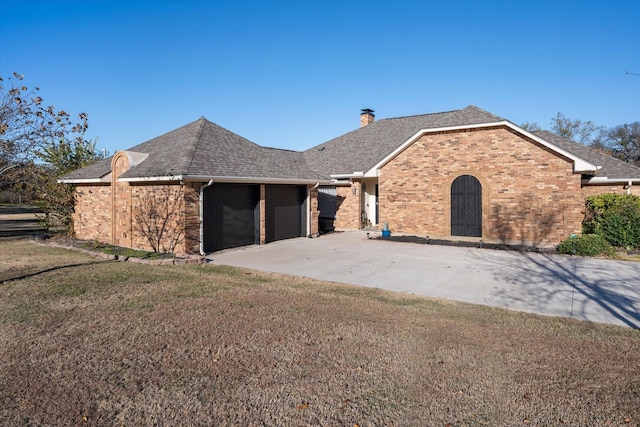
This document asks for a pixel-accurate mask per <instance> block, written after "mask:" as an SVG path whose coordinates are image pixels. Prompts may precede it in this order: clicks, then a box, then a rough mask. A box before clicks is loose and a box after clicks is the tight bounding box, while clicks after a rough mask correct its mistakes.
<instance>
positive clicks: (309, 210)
mask: <svg viewBox="0 0 640 427" xmlns="http://www.w3.org/2000/svg"><path fill="white" fill-rule="evenodd" d="M319 186H320V183H319V182H316V185H314V186H313V188H310V189H308V190H307V237H311V190H315V189H316V188H318V187H319Z"/></svg>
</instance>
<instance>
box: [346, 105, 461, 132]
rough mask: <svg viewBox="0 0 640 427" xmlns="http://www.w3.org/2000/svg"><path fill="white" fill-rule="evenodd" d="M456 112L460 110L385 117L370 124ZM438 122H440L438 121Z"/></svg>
mask: <svg viewBox="0 0 640 427" xmlns="http://www.w3.org/2000/svg"><path fill="white" fill-rule="evenodd" d="M457 111H460V110H451V111H438V112H435V113H426V114H412V115H409V116H398V117H386V118H384V119H380V120H377V121H375V122H373V123H371V124H374V123H380V122H382V121H385V120H396V119H411V118H414V117H426V116H437V115H439V114H449V113H455V112H457ZM438 120H440V119H438ZM358 129H360V128H358ZM358 129H355V130H358Z"/></svg>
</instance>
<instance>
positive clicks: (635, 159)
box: [607, 122, 640, 166]
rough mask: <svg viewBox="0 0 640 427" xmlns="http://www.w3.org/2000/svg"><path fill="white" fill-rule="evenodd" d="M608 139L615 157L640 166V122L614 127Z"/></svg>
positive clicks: (608, 133) (610, 130)
mask: <svg viewBox="0 0 640 427" xmlns="http://www.w3.org/2000/svg"><path fill="white" fill-rule="evenodd" d="M607 138H608V143H609V145H610V146H611V150H612V152H613V155H614V156H615V157H617V158H619V159H620V160H624V161H625V162H629V163H633V164H635V165H636V166H640V122H633V123H627V124H624V125H620V126H616V127H613V128H611V129H609V131H608V132H607Z"/></svg>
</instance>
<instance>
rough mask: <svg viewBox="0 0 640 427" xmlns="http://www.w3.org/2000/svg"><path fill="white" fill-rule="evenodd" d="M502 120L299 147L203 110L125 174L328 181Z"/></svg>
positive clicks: (98, 167)
mask: <svg viewBox="0 0 640 427" xmlns="http://www.w3.org/2000/svg"><path fill="white" fill-rule="evenodd" d="M502 121H506V120H505V119H503V118H501V117H498V116H496V115H493V114H491V113H489V112H487V111H484V110H482V109H480V108H478V107H475V106H469V107H466V108H463V109H461V110H455V111H448V112H443V113H434V114H423V115H418V116H408V117H397V118H390V119H382V120H379V121H376V122H373V123H371V124H369V125H367V126H364V127H361V128H359V129H356V130H354V131H351V132H349V133H346V134H344V135H342V136H339V137H337V138H334V139H332V140H330V141H327V142H325V143H322V144H320V145H317V146H315V147H313V148H310V149H308V150H306V151H304V152H298V151H289V150H281V149H276V148H266V147H262V146H260V145H257V144H255V143H253V142H251V141H249V140H247V139H245V138H243V137H241V136H239V135H237V134H235V133H233V132H231V131H229V130H227V129H224V128H222V127H220V126H218V125H216V124H215V123H212V122H210V121H208V120H207V119H205V118H204V117H201V118H200V119H198V120H196V121H195V122H192V123H189V124H187V125H185V126H182V127H180V128H178V129H176V130H173V131H171V132H168V133H166V134H164V135H161V136H159V137H157V138H153V139H151V140H149V141H147V142H144V143H142V144H139V145H136V146H135V147H132V148H130V149H129V150H127V151H131V152H138V153H145V154H148V156H147V157H146V158H145V159H144V161H142V162H140V163H138V164H137V165H135V166H134V167H132V168H130V169H129V170H128V171H127V172H125V173H124V174H122V176H121V177H122V178H131V179H135V178H147V177H168V176H183V177H184V176H191V177H200V178H203V179H204V178H206V177H211V178H213V177H228V178H253V179H256V181H257V182H258V181H260V180H269V179H276V180H304V181H307V180H316V181H325V180H328V179H329V178H330V176H331V175H343V174H344V175H350V174H353V173H354V172H363V173H364V172H367V171H369V170H370V169H371V168H372V167H374V166H375V165H376V164H378V163H379V162H380V161H381V160H383V159H384V158H386V157H387V156H388V155H389V154H391V153H392V152H393V151H394V150H396V149H397V148H399V147H400V146H401V145H402V144H403V143H405V142H407V141H408V140H409V139H410V138H411V137H412V136H413V135H415V134H416V133H417V132H418V131H420V130H424V129H437V128H445V127H452V126H467V125H477V124H485V123H496V122H502ZM534 134H535V135H536V136H538V137H539V138H542V139H544V140H546V141H548V142H550V143H551V144H553V145H556V146H557V147H559V148H561V149H563V150H565V151H567V152H569V153H571V154H573V155H575V156H577V157H579V158H581V159H583V160H586V161H588V162H590V163H593V164H595V165H598V166H602V168H601V169H600V170H599V172H598V175H597V176H598V177H607V178H608V179H625V178H635V179H640V168H637V167H635V166H633V165H630V164H628V163H625V162H622V161H620V160H617V159H614V158H613V157H611V156H607V155H605V154H602V153H599V152H597V151H594V150H591V149H589V148H587V147H585V146H583V145H580V144H577V143H575V142H573V141H570V140H568V139H565V138H562V137H559V136H558V135H555V134H553V133H551V132H547V131H539V132H534ZM110 168H111V159H105V160H102V161H100V162H98V163H95V164H93V165H91V166H88V167H86V168H83V169H80V170H77V171H75V172H72V173H70V174H68V175H66V176H65V177H63V180H92V179H93V180H95V179H99V178H101V177H104V176H105V175H107V174H108V173H109V172H110Z"/></svg>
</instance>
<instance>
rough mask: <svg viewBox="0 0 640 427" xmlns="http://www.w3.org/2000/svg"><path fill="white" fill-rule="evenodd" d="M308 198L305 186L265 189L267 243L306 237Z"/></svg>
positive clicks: (281, 186)
mask: <svg viewBox="0 0 640 427" xmlns="http://www.w3.org/2000/svg"><path fill="white" fill-rule="evenodd" d="M306 198H307V188H306V186H304V185H267V186H266V187H265V222H266V230H265V231H266V243H270V242H274V241H276V240H283V239H290V238H293V237H303V236H305V235H306V230H307V215H306Z"/></svg>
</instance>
